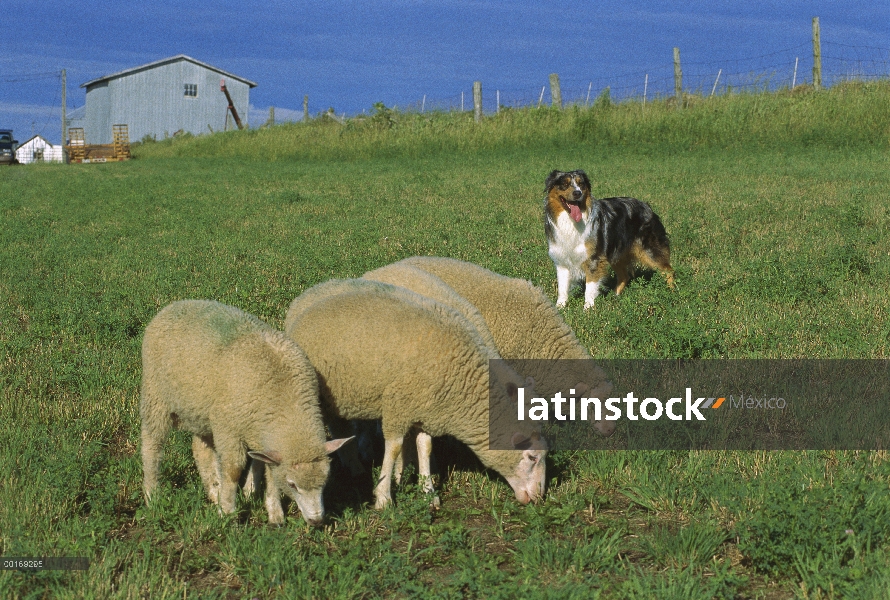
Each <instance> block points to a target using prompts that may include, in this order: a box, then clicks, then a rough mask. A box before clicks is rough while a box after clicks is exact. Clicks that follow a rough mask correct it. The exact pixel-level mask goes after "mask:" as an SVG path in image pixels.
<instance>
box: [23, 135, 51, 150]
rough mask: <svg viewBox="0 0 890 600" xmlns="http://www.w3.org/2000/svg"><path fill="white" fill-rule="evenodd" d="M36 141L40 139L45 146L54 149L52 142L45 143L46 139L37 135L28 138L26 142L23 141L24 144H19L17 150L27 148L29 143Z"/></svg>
mask: <svg viewBox="0 0 890 600" xmlns="http://www.w3.org/2000/svg"><path fill="white" fill-rule="evenodd" d="M37 139H41V140H43V143H44V144H46V145H47V146H53V147H55V144H53V143H52V142H49V141H47V139H46V138H45V137H43V136H42V135H40V134H39V133H38V134H37V135H32V136H31V137H30V138H28V139H27V140H25V141H24V142H22V143H21V144H19V148H22V147H24V146H27V145H28V144H30V143H31V142H33V141H34V140H37Z"/></svg>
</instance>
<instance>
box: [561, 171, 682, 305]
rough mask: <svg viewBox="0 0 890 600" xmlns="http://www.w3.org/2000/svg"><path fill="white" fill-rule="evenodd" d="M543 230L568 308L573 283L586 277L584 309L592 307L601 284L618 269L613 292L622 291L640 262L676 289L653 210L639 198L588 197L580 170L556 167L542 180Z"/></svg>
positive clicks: (661, 229)
mask: <svg viewBox="0 0 890 600" xmlns="http://www.w3.org/2000/svg"><path fill="white" fill-rule="evenodd" d="M544 233H545V234H546V235H547V244H548V253H549V255H550V258H551V260H553V264H554V266H555V267H556V287H557V298H556V306H558V307H560V308H561V307H564V306H565V305H566V302H567V301H568V299H569V286H570V285H571V284H572V283H573V282H576V281H579V280H581V279H584V280H585V282H586V288H585V290H584V308H585V309H587V308H591V307H592V306H593V302H594V300H596V297H597V296H598V295H599V291H600V285H601V284H602V282H603V280H604V279H605V278H606V275H607V274H608V272H609V266H611V267H612V269H614V271H615V276H616V278H617V279H618V284H617V285H616V287H615V294H616V295H617V294H620V293H621V292H622V291H624V288H625V286H627V282H628V281H629V280H630V269H631V267H633V266H634V264H635V263H636V262H640V263H642V264H643V265H645V266H647V267H650V268H652V269H657V270H660V271H662V272H663V273H664V274H665V275H666V277H667V283H668V286H669V287H671V288H673V287H674V269H673V268H672V267H671V250H670V242H669V240H668V236H667V232H666V231H665V229H664V225H662V223H661V219H659V218H658V215H656V214H655V213H654V212H653V211H652V208H651V207H650V206H649V205H648V204H647V203H645V202H643V201H642V200H637V199H636V198H627V197H620V198H603V199H601V200H595V199H594V198H593V197H592V196H591V195H590V179H589V178H588V177H587V174H586V173H585V172H584V171H582V170H580V169H579V170H577V171H568V172H566V171H553V172H552V173H550V175H548V176H547V181H546V182H545V183H544Z"/></svg>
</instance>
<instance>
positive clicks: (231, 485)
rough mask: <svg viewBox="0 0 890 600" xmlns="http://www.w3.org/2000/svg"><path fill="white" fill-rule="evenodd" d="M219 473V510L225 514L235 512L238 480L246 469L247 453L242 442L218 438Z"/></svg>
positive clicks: (217, 464) (217, 463)
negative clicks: (228, 441) (231, 441)
mask: <svg viewBox="0 0 890 600" xmlns="http://www.w3.org/2000/svg"><path fill="white" fill-rule="evenodd" d="M216 454H217V462H216V468H217V475H218V477H219V510H220V512H221V513H224V514H231V513H233V512H235V497H236V495H237V492H238V480H239V479H241V472H242V471H244V467H245V464H246V462H247V455H246V453H245V452H244V448H242V447H241V445H240V444H238V443H234V444H230V443H226V442H225V441H223V440H216Z"/></svg>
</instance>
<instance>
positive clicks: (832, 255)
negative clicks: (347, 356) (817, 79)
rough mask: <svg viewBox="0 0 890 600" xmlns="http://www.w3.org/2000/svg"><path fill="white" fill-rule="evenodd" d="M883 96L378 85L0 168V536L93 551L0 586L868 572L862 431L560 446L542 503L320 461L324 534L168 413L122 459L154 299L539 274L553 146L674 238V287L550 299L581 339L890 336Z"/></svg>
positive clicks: (763, 343) (651, 346) (277, 314)
mask: <svg viewBox="0 0 890 600" xmlns="http://www.w3.org/2000/svg"><path fill="white" fill-rule="evenodd" d="M888 98H890V91H888V88H887V86H886V85H883V84H881V85H870V86H853V85H851V86H847V87H846V88H842V89H840V88H839V89H838V90H832V91H831V92H823V93H800V94H792V93H786V94H784V95H782V94H775V95H751V96H738V97H728V98H725V99H714V100H713V101H711V100H703V99H697V100H696V99H690V100H689V102H688V103H687V106H686V107H685V108H683V109H678V108H677V107H676V106H671V105H670V103H668V102H663V103H653V104H652V105H651V106H649V107H647V110H648V111H649V112H648V113H643V111H642V107H641V106H639V105H633V104H630V105H624V104H621V105H607V104H606V103H605V102H604V101H601V102H599V103H598V105H597V106H596V107H595V108H594V109H591V110H589V111H581V110H574V111H573V110H567V111H565V112H563V113H556V112H554V111H550V110H543V111H513V112H512V113H502V115H501V116H500V117H497V118H492V119H490V120H488V121H486V122H485V123H483V124H482V125H481V126H480V127H479V128H476V129H474V128H473V127H474V126H473V124H472V122H471V119H470V118H465V117H464V116H455V115H427V116H412V115H399V114H396V113H392V112H390V111H388V110H381V109H378V110H377V113H376V115H375V116H374V117H372V118H371V119H368V120H367V121H365V122H363V123H360V122H354V123H350V124H349V125H347V126H346V127H342V126H340V125H337V124H332V123H323V122H318V123H312V124H309V125H286V126H281V127H276V128H271V129H267V130H256V131H250V132H241V133H230V134H221V135H216V136H207V137H200V138H191V139H184V140H180V139H177V140H168V141H163V142H158V143H155V144H144V145H143V146H141V147H140V148H137V149H136V157H137V158H136V160H132V161H130V162H127V163H120V164H109V165H72V166H52V165H46V166H40V165H38V166H33V167H30V166H29V167H19V168H10V169H6V170H4V171H3V172H0V215H2V216H0V219H2V228H0V298H2V301H0V386H2V389H0V555H2V556H4V557H13V556H18V557H24V556H31V557H40V556H85V557H88V558H89V559H90V561H91V566H90V568H89V570H88V571H85V572H67V571H51V572H50V571H45V572H39V573H34V572H19V571H0V590H4V593H3V595H4V597H13V598H42V597H52V598H56V597H60V598H82V597H99V598H104V597H126V598H130V597H134V598H135V597H146V598H168V597H169V598H174V597H183V596H184V595H194V596H198V595H200V596H201V597H211V598H212V597H220V598H253V597H259V598H266V597H271V598H290V597H316V598H376V597H412V596H415V595H420V594H424V595H426V596H432V597H441V598H463V597H470V598H514V597H531V598H536V597H542V598H590V597H601V598H684V599H685V598H715V597H717V598H761V597H762V598H790V597H801V598H890V592H888V590H890V460H888V457H887V454H886V451H875V452H831V451H826V452H720V451H709V452H702V451H699V452H629V451H627V452H561V453H554V454H552V455H551V458H550V462H549V464H548V479H549V480H550V483H549V489H548V493H547V497H546V500H545V501H544V502H542V503H540V504H538V505H532V506H526V507H523V506H520V505H518V504H517V503H516V502H515V501H514V499H513V494H512V492H511V491H510V488H509V486H508V485H507V484H506V482H504V481H502V480H500V479H499V478H498V477H497V476H495V475H493V474H491V473H489V472H486V471H484V470H483V469H481V467H479V466H478V464H477V463H475V462H474V461H473V460H472V457H468V456H466V455H464V454H461V453H460V452H457V453H455V454H453V455H448V454H445V453H444V452H439V453H437V456H438V460H439V469H440V477H439V487H440V489H441V494H440V495H441V498H442V509H441V510H440V511H438V512H435V513H431V512H430V511H429V510H428V508H427V500H426V498H425V497H424V496H423V495H422V494H421V493H420V492H419V491H418V489H417V488H416V487H415V486H413V485H411V483H410V480H409V483H407V484H405V485H403V486H402V487H400V488H398V489H397V490H396V494H395V500H396V502H395V506H393V507H391V508H389V509H387V510H385V511H383V512H380V513H378V512H375V511H374V510H373V509H372V508H371V505H370V504H369V502H370V500H371V484H370V479H369V480H368V481H365V482H359V483H353V482H351V481H349V480H348V478H347V477H346V476H345V474H344V473H343V472H342V471H341V470H339V469H337V468H335V470H334V472H333V474H332V480H331V482H330V484H329V487H328V489H327V491H326V497H325V503H326V508H327V512H328V524H327V526H326V527H325V528H324V529H323V530H312V529H309V528H307V527H306V526H305V523H304V522H303V521H302V519H301V518H300V516H299V512H298V510H297V509H296V507H294V506H291V507H290V513H289V519H288V523H287V525H286V526H285V527H283V528H271V527H270V526H268V524H267V523H266V514H265V509H264V507H263V505H262V502H261V501H260V500H252V501H247V502H242V507H243V510H242V511H241V513H240V514H239V515H237V516H236V517H231V518H222V517H220V516H219V515H218V514H217V512H216V509H215V508H213V507H212V506H211V505H210V504H209V503H208V502H206V501H205V500H204V498H203V491H202V488H201V484H200V481H199V478H198V475H197V470H196V469H195V466H194V463H193V460H192V458H191V452H190V438H189V436H187V435H185V434H181V433H178V434H176V435H175V436H174V437H173V439H171V441H170V443H169V444H168V450H167V455H166V458H165V462H164V466H163V471H162V487H161V489H160V492H159V494H158V496H159V501H158V502H157V503H155V504H153V505H152V506H151V507H150V508H146V507H145V505H144V502H143V499H142V492H141V477H142V473H141V465H140V460H139V456H138V438H139V436H138V432H139V419H138V385H139V379H140V374H141V373H140V371H141V367H140V355H139V349H140V343H141V338H142V331H143V328H144V326H145V325H146V324H147V322H148V321H149V320H150V319H151V318H152V317H153V316H154V314H155V313H156V312H157V311H158V310H159V309H160V308H161V307H163V306H165V305H166V304H168V303H169V302H171V301H173V300H177V299H182V298H212V299H216V300H219V301H221V302H225V303H228V304H232V305H235V306H238V307H240V308H242V309H244V310H247V311H249V312H251V313H254V314H256V315H257V316H259V317H261V318H263V319H264V320H266V321H267V322H269V323H270V324H272V325H274V326H277V327H281V326H282V324H283V319H284V315H285V312H286V309H287V306H288V304H289V303H290V301H291V300H292V299H293V298H294V297H295V296H296V295H297V294H299V293H300V292H301V291H302V290H304V289H306V288H307V287H309V286H312V285H314V284H315V283H318V282H321V281H324V280H326V279H328V278H332V277H354V276H358V275H360V274H362V273H363V272H365V271H366V270H368V269H372V268H376V267H378V266H381V265H384V264H387V263H390V262H393V261H396V260H399V259H401V258H404V257H407V256H412V255H417V254H422V255H441V256H451V257H455V258H460V259H464V260H470V261H473V262H476V263H479V264H481V265H483V266H485V267H488V268H490V269H493V270H495V271H498V272H500V273H503V274H506V275H511V276H516V277H523V278H526V279H530V280H532V281H533V282H534V283H536V284H537V285H539V286H541V287H542V288H543V289H544V290H545V291H546V292H547V293H548V294H549V295H550V296H551V297H552V298H555V292H556V289H555V276H554V271H553V265H552V263H551V262H550V260H549V259H548V257H547V253H546V247H545V241H544V236H543V228H542V225H541V216H540V197H541V194H542V187H543V181H544V178H545V176H546V175H547V173H548V172H549V171H550V170H551V169H554V168H560V169H574V168H584V169H586V170H587V172H588V174H589V175H590V176H591V178H592V180H593V182H594V194H595V195H597V196H608V195H633V196H636V197H638V198H641V199H644V200H647V201H649V202H650V203H651V204H652V206H653V208H654V209H655V210H656V211H657V212H658V213H659V214H660V215H661V217H662V220H663V221H664V223H665V226H666V228H667V230H668V232H669V234H670V236H671V241H672V251H673V252H672V262H673V263H674V266H675V268H676V271H677V284H678V285H677V288H678V289H677V290H675V291H673V292H672V291H670V290H668V289H667V287H666V285H665V284H664V281H663V279H661V278H660V277H657V276H655V277H651V279H650V278H649V277H647V276H643V277H639V278H637V279H635V280H634V281H633V282H632V283H631V285H630V286H629V287H628V289H627V291H626V292H625V294H622V296H620V297H616V296H615V295H614V294H612V293H611V292H610V293H607V294H606V295H605V296H604V297H602V298H600V299H599V300H598V301H597V304H596V306H595V308H594V309H593V310H591V311H587V312H585V311H583V309H582V304H583V299H581V298H579V297H575V298H574V299H572V300H570V302H569V306H568V308H567V309H566V310H565V311H564V315H565V318H566V320H567V322H568V323H569V324H570V325H571V326H572V327H573V329H574V331H575V332H576V334H577V336H578V338H579V339H580V340H581V341H582V342H583V343H584V344H585V345H586V346H588V347H589V348H590V350H591V353H592V355H593V356H595V357H602V358H607V357H608V358H613V357H615V358H643V357H669V358H790V357H808V358H817V357H818V358H884V359H886V358H888V355H890V320H888V319H890V318H888V314H890V310H888V309H890V294H888V281H890V245H888V242H887V241H888V239H890V204H888V202H887V198H888V197H890V168H888V167H890V160H888V139H890V110H888V106H890V104H888ZM634 111H637V112H636V113H634ZM882 111H883V112H882ZM634 114H636V115H637V117H636V118H634ZM851 115H852V116H851ZM856 115H859V117H860V118H861V119H864V121H862V122H859V121H856V118H857V117H856ZM804 117H806V118H804ZM845 127H846V128H847V131H848V133H849V135H848V136H846V137H844V135H843V133H844V128H845ZM659 132H661V133H660V134H659ZM659 135H660V137H659Z"/></svg>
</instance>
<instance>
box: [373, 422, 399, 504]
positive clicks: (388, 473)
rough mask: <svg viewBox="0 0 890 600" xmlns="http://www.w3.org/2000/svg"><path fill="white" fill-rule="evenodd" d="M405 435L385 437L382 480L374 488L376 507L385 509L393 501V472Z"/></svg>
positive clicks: (381, 471)
mask: <svg viewBox="0 0 890 600" xmlns="http://www.w3.org/2000/svg"><path fill="white" fill-rule="evenodd" d="M403 439H404V436H401V437H393V438H385V441H384V449H383V466H381V467H380V480H379V481H378V482H377V486H376V487H375V488H374V497H375V498H376V501H375V502H374V508H376V509H377V510H383V509H384V508H386V505H387V504H389V503H390V502H392V494H391V490H392V472H393V467H394V466H395V463H396V460H397V459H398V458H399V455H400V454H401V453H402V440H403Z"/></svg>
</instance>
